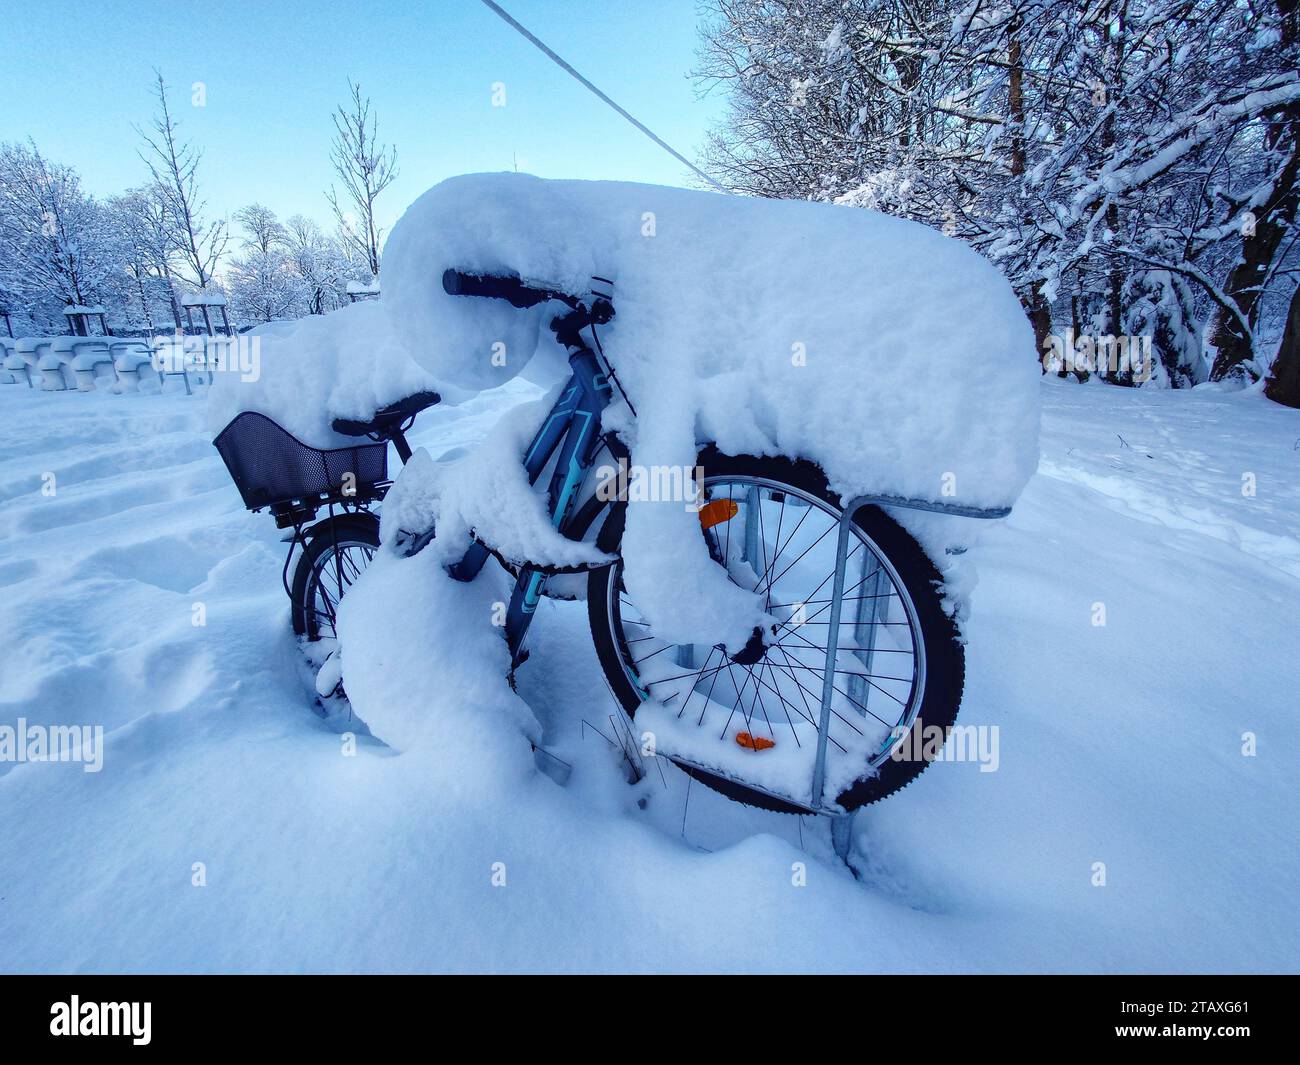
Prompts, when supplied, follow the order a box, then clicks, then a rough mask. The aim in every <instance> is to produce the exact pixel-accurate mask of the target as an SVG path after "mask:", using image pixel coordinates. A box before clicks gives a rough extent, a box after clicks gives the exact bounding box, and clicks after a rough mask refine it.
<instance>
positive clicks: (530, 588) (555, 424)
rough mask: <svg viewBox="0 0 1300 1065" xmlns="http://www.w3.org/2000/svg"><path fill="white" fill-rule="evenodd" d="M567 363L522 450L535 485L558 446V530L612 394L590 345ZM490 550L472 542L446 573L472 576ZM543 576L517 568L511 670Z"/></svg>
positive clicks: (552, 494) (553, 487)
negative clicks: (558, 388) (567, 373)
mask: <svg viewBox="0 0 1300 1065" xmlns="http://www.w3.org/2000/svg"><path fill="white" fill-rule="evenodd" d="M569 367H570V368H571V369H572V371H573V375H572V377H570V378H569V382H568V384H567V385H566V386H565V389H564V391H563V392H562V393H561V394H560V398H559V399H558V400H557V401H556V403H555V406H554V407H552V408H551V412H550V414H549V415H547V417H546V420H545V421H544V422H542V426H541V428H540V429H538V430H537V435H536V436H534V437H533V441H532V443H531V444H530V445H529V447H528V450H527V452H525V454H524V468H525V469H526V470H527V471H528V481H529V483H530V484H536V483H537V481H538V479H539V478H540V477H541V476H542V473H543V471H545V469H546V467H547V466H548V465H549V464H550V461H551V458H552V457H553V456H555V455H556V451H557V449H558V452H559V455H558V457H557V458H556V462H555V470H554V472H553V473H552V474H551V481H550V485H549V489H548V498H549V509H550V515H551V523H552V524H553V525H554V526H555V528H556V529H558V530H559V531H560V533H562V534H563V533H564V532H565V531H566V529H567V528H568V524H569V519H570V518H571V517H572V512H573V507H574V503H575V502H576V501H577V498H578V492H579V490H580V489H581V487H582V482H583V480H584V478H585V476H586V473H587V471H588V470H589V469H590V468H591V465H592V463H593V461H594V460H595V457H596V454H597V452H598V451H599V450H600V442H601V434H600V416H601V412H602V411H604V409H605V408H606V407H607V406H608V405H609V403H610V400H611V398H612V396H613V390H612V388H611V386H610V382H609V378H608V377H607V375H606V374H605V372H604V370H603V369H602V368H601V363H600V361H599V360H598V359H597V357H596V354H595V352H593V351H592V350H591V349H590V348H588V347H586V346H585V345H582V346H580V347H578V348H576V349H574V350H572V351H571V352H570V354H569ZM490 553H491V552H490V551H489V549H488V548H487V547H486V546H485V545H483V544H481V543H478V542H475V543H474V544H471V545H470V548H469V550H468V551H466V552H465V554H464V556H463V557H462V558H461V559H460V561H459V562H457V563H456V564H455V565H453V566H451V567H450V568H449V570H448V572H449V573H450V574H451V576H452V577H454V578H455V579H456V580H459V581H471V580H473V579H474V578H475V577H476V576H478V573H479V571H480V570H481V569H482V568H483V565H484V563H485V562H487V560H488V556H489V555H490ZM546 579H547V575H546V574H545V573H544V572H541V571H540V570H539V569H538V568H537V567H535V566H531V565H525V566H523V567H522V568H521V569H520V571H519V579H518V580H517V581H516V582H515V588H514V592H513V593H512V594H511V596H510V606H509V608H508V609H507V611H506V642H507V644H508V645H509V647H510V665H511V668H512V669H513V668H515V667H516V666H518V665H519V664H520V663H522V662H523V660H524V659H525V658H526V657H527V652H526V651H524V638H525V637H526V636H527V635H528V629H529V626H530V625H531V624H532V621H533V613H534V611H536V609H537V604H538V602H540V600H541V597H542V591H543V589H544V588H545V586H546Z"/></svg>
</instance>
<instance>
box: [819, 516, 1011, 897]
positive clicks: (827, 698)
mask: <svg viewBox="0 0 1300 1065" xmlns="http://www.w3.org/2000/svg"><path fill="white" fill-rule="evenodd" d="M866 506H881V507H900V508H903V509H906V510H922V511H927V512H930V513H935V514H951V515H954V516H956V517H962V518H980V519H985V520H991V519H995V518H1005V517H1006V516H1007V515H1008V514H1010V513H1011V508H1010V507H972V506H967V505H965V504H962V503H933V502H930V501H928V500H924V499H906V498H901V497H899V496H880V495H872V496H856V497H854V498H853V499H851V500H850V501H849V503H848V505H847V506H845V507H844V509H843V511H842V512H841V513H840V520H839V525H838V528H837V539H836V543H835V579H834V582H833V584H832V588H831V604H830V608H831V615H830V621H829V623H828V629H827V635H826V672H825V674H824V675H823V677H822V696H821V714H820V717H819V719H818V725H817V754H816V760H815V762H814V763H813V778H812V792H811V795H810V796H809V799H810V803H809V805H810V806H811V808H812V809H813V810H815V811H817V812H818V813H821V814H824V815H825V816H827V817H829V818H830V819H831V843H832V845H833V846H834V848H835V853H836V854H837V855H838V856H839V858H840V859H841V860H842V861H843V862H844V864H845V865H849V851H850V850H851V849H852V847H853V823H854V818H855V817H856V816H857V811H853V812H851V813H845V812H844V811H843V810H841V809H839V808H838V807H830V806H827V805H826V802H825V800H824V798H823V796H822V792H823V790H824V789H825V786H826V747H827V741H828V737H829V732H830V718H831V699H832V697H833V696H834V694H835V665H836V657H837V655H838V653H839V639H840V615H841V608H842V599H843V596H844V570H845V567H846V565H847V562H848V554H849V532H850V529H851V527H852V525H853V519H854V517H855V516H856V515H857V513H858V511H859V510H861V509H862V508H863V507H866ZM879 572H880V571H879V567H878V568H877V575H876V578H875V579H876V581H877V583H878V582H879V579H880V578H879ZM864 579H865V578H864ZM866 601H867V600H865V599H864V600H860V603H862V602H866ZM871 602H872V604H873V605H872V608H871V617H870V619H865V618H864V617H863V609H862V607H861V605H860V606H859V608H858V611H857V617H856V618H855V621H854V632H855V633H860V632H861V631H862V629H863V627H864V625H870V626H872V628H873V631H874V626H875V624H876V622H877V620H878V618H877V607H876V605H875V604H876V600H875V599H872V600H871ZM868 668H870V666H869V665H868ZM849 868H850V869H852V866H851V865H850V866H849ZM855 875H856V874H855Z"/></svg>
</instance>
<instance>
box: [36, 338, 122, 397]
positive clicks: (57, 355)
mask: <svg viewBox="0 0 1300 1065" xmlns="http://www.w3.org/2000/svg"><path fill="white" fill-rule="evenodd" d="M48 343H49V347H48V348H47V350H45V351H44V352H43V354H42V355H40V358H39V359H38V360H36V369H39V371H40V388H42V389H44V390H45V391H65V390H81V391H94V389H95V369H94V367H95V365H96V362H101V363H107V364H109V369H112V364H110V363H109V359H108V345H107V343H104V338H103V337H53V338H52V339H51V341H49V342H48ZM78 365H81V367H83V368H82V369H78Z"/></svg>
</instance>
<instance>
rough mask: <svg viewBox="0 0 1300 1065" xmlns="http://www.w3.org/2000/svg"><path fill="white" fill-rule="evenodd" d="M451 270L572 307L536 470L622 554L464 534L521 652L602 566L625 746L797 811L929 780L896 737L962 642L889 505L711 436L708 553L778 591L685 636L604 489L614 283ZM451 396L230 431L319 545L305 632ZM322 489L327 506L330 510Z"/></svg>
mask: <svg viewBox="0 0 1300 1065" xmlns="http://www.w3.org/2000/svg"><path fill="white" fill-rule="evenodd" d="M597 280H599V279H597ZM443 288H444V289H445V291H447V292H448V293H450V294H452V295H456V296H464V297H471V298H481V299H496V300H504V301H506V302H507V303H509V304H511V305H512V306H514V307H516V308H520V309H526V308H529V307H535V306H538V305H539V304H543V303H550V302H555V303H557V304H559V305H562V306H563V308H564V309H563V311H562V312H561V313H557V314H556V316H555V317H554V318H553V319H552V320H551V322H550V329H551V331H552V332H554V334H555V336H556V339H557V341H558V342H559V343H560V344H561V345H562V346H563V347H564V349H565V350H566V352H567V354H568V361H569V367H570V370H571V377H570V379H569V381H568V382H567V384H566V385H565V387H563V389H562V390H561V391H560V393H559V398H558V399H557V401H556V402H555V404H554V407H553V408H552V409H551V411H550V412H549V414H548V415H547V416H546V417H545V418H544V419H543V421H542V423H541V427H540V428H539V429H538V430H537V433H536V435H535V437H534V438H533V440H532V442H531V443H530V445H529V446H528V448H527V450H526V451H525V453H524V455H523V464H524V467H525V470H526V472H527V476H528V480H529V482H530V483H532V484H534V485H536V484H537V483H538V482H539V481H540V480H541V479H542V477H543V476H544V475H545V474H546V472H547V471H548V470H549V471H550V476H549V481H548V483H547V499H548V510H549V514H550V517H551V521H552V524H553V525H554V527H555V528H556V529H558V530H559V532H560V533H561V534H562V535H563V536H565V537H567V538H569V539H571V540H579V541H584V540H585V541H589V542H592V543H593V544H594V546H595V548H596V549H597V551H598V552H600V553H601V556H602V557H603V558H609V557H612V558H613V559H614V561H612V562H600V563H591V564H583V565H576V566H568V567H556V566H547V565H541V564H536V563H530V562H528V561H521V560H517V559H509V558H506V557H505V556H504V555H502V554H501V553H500V552H498V551H496V550H495V549H494V547H493V545H491V544H490V543H487V542H485V541H483V540H481V539H477V538H475V539H474V540H473V541H472V542H471V543H469V544H468V545H467V548H466V550H465V552H464V554H463V555H462V556H461V557H460V558H459V559H458V560H457V561H456V562H455V563H454V564H452V565H450V566H449V567H448V572H449V573H450V575H451V576H452V577H454V578H455V579H457V580H460V581H471V580H473V579H474V578H475V577H476V576H477V575H478V574H479V572H480V571H481V570H482V568H483V567H484V565H486V564H487V562H488V561H489V559H491V558H493V557H494V556H495V557H496V558H497V560H498V561H499V562H500V563H501V564H502V565H503V566H505V567H506V568H507V569H508V570H509V572H510V574H511V575H512V576H513V577H514V587H513V593H512V595H511V597H510V600H509V603H508V606H507V611H506V616H505V626H504V629H505V637H506V640H507V642H508V645H509V650H510V661H511V667H512V672H513V669H514V668H517V667H518V666H520V665H521V664H522V663H523V662H524V660H525V659H526V658H527V654H528V652H527V650H526V648H525V641H526V637H527V634H528V631H529V628H530V626H531V625H532V623H533V620H534V617H535V612H536V609H537V606H538V604H539V602H540V601H541V599H542V598H543V597H544V596H548V595H555V596H557V597H565V598H571V597H572V589H573V584H574V582H575V581H577V582H579V583H581V582H584V581H585V592H586V600H587V607H588V615H589V622H590V628H591V635H592V639H593V641H594V644H595V648H596V652H597V655H598V658H599V660H600V664H601V667H602V669H603V671H604V674H605V677H606V679H607V681H608V684H609V687H610V690H611V691H612V693H613V695H614V697H615V699H616V700H617V701H618V703H619V705H620V707H621V708H622V710H623V712H624V713H625V714H626V719H627V721H628V723H629V725H630V724H631V723H632V722H635V728H634V729H632V728H629V729H628V730H627V733H628V736H629V737H631V738H632V739H631V742H629V743H628V744H626V745H625V748H626V749H625V754H626V755H627V756H628V758H629V761H630V762H632V763H633V767H634V769H636V768H639V763H641V762H642V758H643V756H645V755H648V754H651V753H653V754H656V755H662V756H665V757H667V758H669V759H671V761H673V762H674V763H675V764H677V765H678V766H680V767H681V768H682V769H683V770H684V771H685V772H687V773H688V774H690V775H691V776H692V777H694V778H696V779H698V780H700V781H702V782H703V783H705V784H707V785H709V786H710V787H712V788H714V789H716V790H718V791H719V792H721V793H723V794H724V795H726V796H728V797H730V798H732V799H736V800H739V801H741V802H744V803H747V804H750V805H754V806H758V807H762V808H766V809H770V810H777V811H782V812H788V813H830V814H842V813H846V812H848V811H851V810H853V809H856V808H857V807H859V806H862V805H864V804H867V803H871V802H875V801H876V800H878V799H881V798H883V797H885V796H886V795H889V794H890V793H892V792H894V791H896V790H898V789H899V788H901V787H903V786H905V785H906V784H908V783H909V782H910V781H911V780H912V779H914V778H915V777H916V776H917V775H918V774H919V773H920V772H921V771H922V770H923V769H924V768H925V765H926V762H925V760H923V759H905V758H901V757H899V756H898V754H897V752H900V751H907V750H912V749H913V747H912V746H911V745H909V744H908V742H907V741H908V738H909V734H910V733H911V732H912V730H914V729H918V730H919V729H921V728H922V727H925V728H927V729H929V728H930V727H932V726H937V727H938V728H939V729H941V730H944V731H945V732H946V730H947V729H948V728H949V727H951V725H952V724H953V722H954V720H955V718H956V715H957V710H958V706H959V704H960V701H961V694H962V684H963V676H964V658H963V651H962V644H961V642H960V639H959V636H958V632H957V628H956V625H955V622H954V621H953V620H952V618H951V617H949V615H948V614H947V613H946V612H945V610H944V608H943V603H942V591H941V584H942V582H941V578H940V575H939V573H938V571H937V569H936V568H935V566H934V564H933V563H932V562H931V561H930V559H929V558H928V557H927V556H926V554H925V552H924V551H923V550H922V549H921V547H920V546H919V545H918V544H917V542H916V541H915V540H914V539H913V538H912V536H910V535H909V534H908V533H907V532H906V531H905V530H904V529H903V528H902V527H901V526H900V525H899V524H898V523H896V522H895V521H894V520H893V519H892V518H890V517H889V516H888V515H887V514H886V513H885V512H884V510H882V509H881V508H880V507H879V506H877V505H872V504H866V503H863V502H862V501H846V500H842V499H840V498H839V497H838V496H837V495H836V494H835V493H834V492H832V491H831V490H830V488H829V487H828V485H827V482H826V478H825V476H824V475H823V474H822V472H821V471H820V470H819V469H818V468H817V467H816V466H815V465H813V464H811V463H809V462H806V461H800V460H798V459H795V458H784V457H773V456H754V455H728V454H724V453H722V452H721V451H720V450H718V449H717V448H716V447H712V446H706V447H704V448H703V449H702V450H701V452H700V454H699V457H698V465H699V467H700V468H701V469H702V470H703V479H702V490H703V493H702V498H701V499H700V500H699V502H698V504H697V506H698V515H699V527H700V535H701V536H702V537H703V538H704V540H705V542H706V545H707V548H708V554H709V557H710V559H711V560H712V563H713V564H716V565H717V566H719V567H722V568H723V570H724V571H725V573H726V576H727V577H728V578H729V579H730V581H731V582H732V583H733V584H735V585H737V586H739V587H740V588H741V589H743V590H745V591H747V592H749V593H751V594H752V595H753V596H754V598H755V600H756V601H757V602H759V603H760V604H761V609H760V611H759V613H760V615H761V617H762V619H763V620H762V624H760V625H757V626H755V627H754V629H753V631H752V633H751V634H750V636H749V638H748V639H747V640H746V641H745V642H744V643H743V645H742V646H737V647H729V646H723V645H721V644H717V645H713V646H704V645H683V644H679V643H675V642H673V641H671V640H669V639H667V638H664V637H661V636H659V635H657V634H656V631H655V625H654V623H653V621H652V619H651V618H650V617H649V616H647V615H646V614H645V613H643V612H642V611H641V610H639V609H638V607H637V604H636V602H635V601H634V598H633V597H632V596H631V595H630V594H629V591H628V588H627V585H626V582H625V580H624V563H623V559H622V557H621V555H620V550H621V548H622V540H623V531H624V526H625V519H626V515H627V508H628V506H629V505H630V503H629V501H628V499H627V498H626V497H622V498H619V497H615V498H612V499H611V498H607V497H605V496H604V495H602V494H601V493H595V494H593V493H592V492H590V491H589V490H587V489H589V485H588V481H589V477H590V474H591V471H592V470H593V467H594V466H595V465H596V462H597V459H598V457H599V456H600V455H601V454H602V453H603V454H605V455H607V456H608V457H609V458H611V459H613V460H614V461H618V460H619V459H623V460H626V459H627V457H628V455H627V451H626V449H625V448H624V446H623V444H622V443H621V442H620V440H619V438H618V437H617V435H615V434H614V433H612V432H608V431H605V430H603V429H602V421H601V414H602V412H603V411H604V410H605V408H606V407H607V406H608V405H609V404H610V402H611V401H612V399H613V394H614V388H615V387H621V386H618V382H617V378H616V377H615V376H614V374H613V372H612V370H611V368H610V366H609V365H608V363H607V362H606V361H605V359H604V356H603V351H602V350H601V345H600V341H599V337H598V336H597V333H596V331H597V328H598V327H599V326H602V325H604V324H606V323H608V322H610V321H611V320H612V319H613V318H614V313H615V312H614V306H613V300H612V296H611V294H610V293H609V292H607V291H600V292H593V293H591V294H589V295H588V296H586V297H578V296H574V295H571V294H569V293H565V292H560V291H555V290H551V289H544V288H537V287H531V286H529V285H527V284H525V283H524V282H523V281H522V280H521V279H520V278H519V277H517V276H486V275H481V274H471V273H464V272H460V271H456V270H447V271H446V273H445V274H444V276H443ZM588 331H589V332H590V333H591V337H592V343H588V341H587V340H586V339H585V337H584V334H585V333H586V332H588ZM593 344H594V347H593ZM437 401H438V397H437V396H436V394H434V393H421V394H420V395H418V396H413V397H411V398H410V399H408V400H404V401H402V402H401V403H397V404H394V405H392V406H391V407H388V408H385V409H384V410H382V411H380V412H379V413H378V414H376V415H375V417H374V418H372V419H369V420H366V421H342V420H336V421H335V422H334V423H333V427H334V429H335V431H336V432H340V433H343V434H346V435H352V436H358V437H360V436H366V437H370V438H371V439H372V440H373V441H375V442H374V443H371V444H366V445H358V446H357V447H354V448H339V449H334V450H333V451H318V450H316V449H312V448H308V447H306V445H303V444H301V443H299V442H298V441H296V440H294V438H293V437H291V436H289V434H287V433H286V432H285V431H284V430H283V429H280V428H279V427H278V426H276V425H275V424H274V423H273V422H271V421H270V420H269V419H266V418H264V417H263V416H261V415H257V414H250V413H247V412H246V413H244V414H241V415H240V416H239V418H237V419H236V420H235V421H234V422H232V424H231V425H230V426H228V427H227V429H226V430H225V431H224V432H223V434H222V436H221V437H218V439H217V446H218V448H219V449H221V450H222V454H223V456H225V457H226V459H227V464H228V465H229V466H230V468H231V472H232V474H233V475H234V476H235V479H236V482H237V483H239V484H240V488H241V491H242V492H244V498H245V502H246V503H247V504H249V505H250V506H252V505H253V504H255V503H260V504H261V505H264V506H270V508H271V510H272V512H273V513H274V514H275V515H276V519H277V522H278V523H280V524H281V525H284V526H288V527H292V529H293V533H292V535H291V536H290V537H288V539H289V540H291V541H292V542H294V543H296V544H297V545H299V546H301V548H302V552H301V556H300V561H299V564H298V567H297V571H296V575H295V578H294V580H293V581H292V583H291V584H289V583H288V581H287V563H286V586H287V588H288V590H289V591H290V597H291V600H292V602H293V618H294V629H295V632H297V633H298V634H299V635H301V636H303V637H304V638H305V639H306V640H307V641H308V642H312V641H329V640H333V639H334V638H335V635H336V633H335V627H334V621H335V610H336V608H337V605H338V600H339V599H340V598H341V597H342V596H343V594H344V593H346V591H347V589H348V587H349V586H350V585H351V583H352V581H354V580H355V579H356V577H357V576H358V575H359V573H360V571H361V570H362V569H363V568H364V566H365V565H366V563H368V562H369V561H370V559H371V558H372V557H373V555H374V553H375V551H376V550H377V549H378V546H379V543H380V541H379V529H378V521H377V518H376V516H375V515H374V514H373V513H372V512H371V509H370V505H371V504H372V503H374V502H376V501H378V500H379V499H381V498H382V497H383V495H384V493H385V492H386V489H387V487H388V482H387V480H386V468H385V467H384V466H383V461H384V459H383V456H384V453H385V449H386V446H387V445H386V442H387V441H388V440H392V441H393V442H394V443H395V445H396V447H397V449H398V452H399V455H400V456H401V457H402V459H403V461H406V460H407V459H408V458H409V457H410V449H409V446H408V445H407V444H406V441H405V439H404V437H403V435H402V431H403V429H404V428H405V427H406V426H408V425H409V423H410V419H411V418H413V417H414V415H415V414H416V413H417V412H418V411H420V410H423V409H425V408H426V407H428V406H430V405H432V404H433V403H436V402H437ZM286 438H287V439H286ZM241 456H242V457H241ZM271 470H279V471H280V473H281V481H282V483H280V484H278V485H276V484H268V483H267V482H268V481H274V480H275V477H274V476H273V475H271V474H270V473H269V472H268V471H271ZM304 471H308V472H307V473H306V474H305V473H304ZM349 477H350V478H351V481H350V483H349V484H347V485H346V486H345V485H344V484H343V482H344V481H345V480H347V479H348V478H349ZM290 482H292V484H293V486H294V490H293V492H291V493H290V495H291V496H292V498H286V490H287V488H288V486H289V484H290ZM304 484H305V485H307V486H308V487H309V488H311V489H312V491H311V492H304V491H303V490H302V489H301V487H300V486H301V485H304ZM345 488H346V489H347V490H345ZM277 495H278V496H279V497H280V498H278V499H277V498H273V497H274V496H277ZM322 507H328V508H329V510H330V514H329V516H328V517H327V518H326V519H325V520H323V521H320V522H315V521H314V518H315V516H316V512H317V511H318V510H319V509H321V508H322ZM435 531H436V530H433V529H426V530H399V531H398V532H397V534H396V535H395V536H394V537H393V538H392V539H393V543H394V545H395V547H396V549H397V550H398V551H399V553H402V554H407V555H412V554H415V553H416V552H418V551H420V550H422V549H423V548H424V547H425V546H427V544H429V543H430V542H431V541H432V540H433V537H434V535H435ZM562 586H563V587H562ZM318 657H319V656H318ZM334 679H335V678H334V676H333V675H332V674H331V675H330V677H329V678H328V682H330V683H332V681H333V680H334ZM326 686H327V687H328V686H329V683H327V684H326ZM318 690H320V685H319V684H318ZM919 747H920V745H919V744H918V745H916V748H917V749H919Z"/></svg>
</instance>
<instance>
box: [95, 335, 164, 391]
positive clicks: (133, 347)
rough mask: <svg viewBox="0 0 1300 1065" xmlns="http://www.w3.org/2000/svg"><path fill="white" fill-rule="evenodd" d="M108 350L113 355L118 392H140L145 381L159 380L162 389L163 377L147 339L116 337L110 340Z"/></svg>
mask: <svg viewBox="0 0 1300 1065" xmlns="http://www.w3.org/2000/svg"><path fill="white" fill-rule="evenodd" d="M108 350H109V354H110V355H112V357H113V372H114V373H115V374H116V375H117V391H118V392H138V391H140V386H141V385H142V384H143V383H144V382H145V381H157V382H158V387H159V389H160V390H161V388H162V378H161V377H160V376H159V374H158V370H157V369H156V367H155V366H154V364H153V356H152V354H151V352H150V348H149V344H148V343H147V342H146V341H143V340H129V339H125V338H114V339H111V340H109V342H108Z"/></svg>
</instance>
